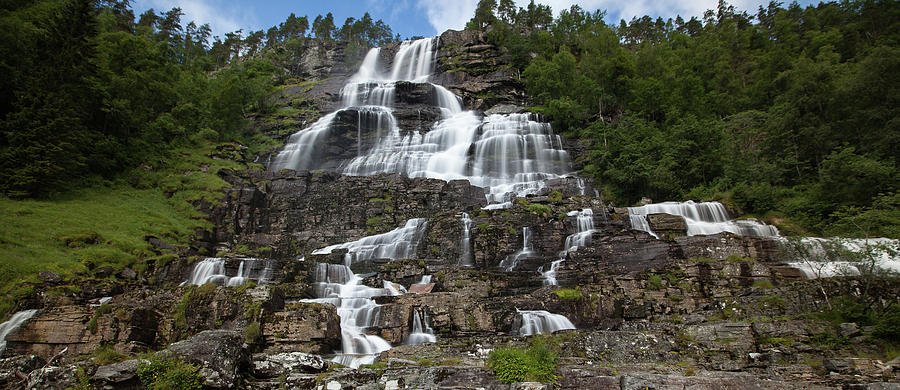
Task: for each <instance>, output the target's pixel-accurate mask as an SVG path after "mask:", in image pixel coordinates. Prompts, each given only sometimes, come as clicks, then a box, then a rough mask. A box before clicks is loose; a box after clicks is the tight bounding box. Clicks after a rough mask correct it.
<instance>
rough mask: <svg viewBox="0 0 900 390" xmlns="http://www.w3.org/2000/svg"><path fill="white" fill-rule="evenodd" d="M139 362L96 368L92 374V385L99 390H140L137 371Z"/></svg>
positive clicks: (125, 362) (126, 362)
mask: <svg viewBox="0 0 900 390" xmlns="http://www.w3.org/2000/svg"><path fill="white" fill-rule="evenodd" d="M138 366H140V361H138V360H136V359H133V360H126V361H124V362H119V363H115V364H109V365H105V366H100V367H97V371H96V372H94V384H95V385H96V386H97V387H98V388H100V389H127V390H131V389H134V390H138V389H142V388H143V385H142V384H141V381H140V379H139V378H138V376H137V369H138Z"/></svg>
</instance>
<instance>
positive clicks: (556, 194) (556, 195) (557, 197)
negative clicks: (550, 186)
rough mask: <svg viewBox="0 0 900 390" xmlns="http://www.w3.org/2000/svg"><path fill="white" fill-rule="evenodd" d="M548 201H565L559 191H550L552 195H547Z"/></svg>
mask: <svg viewBox="0 0 900 390" xmlns="http://www.w3.org/2000/svg"><path fill="white" fill-rule="evenodd" d="M547 199H549V200H550V201H551V202H553V203H559V202H561V201H562V199H563V194H562V192H559V190H553V191H550V195H547Z"/></svg>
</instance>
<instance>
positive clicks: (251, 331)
mask: <svg viewBox="0 0 900 390" xmlns="http://www.w3.org/2000/svg"><path fill="white" fill-rule="evenodd" d="M259 336H262V329H261V327H260V325H259V322H256V321H254V322H251V323H250V325H247V328H245V329H244V340H246V341H247V343H254V342H256V340H258V339H259Z"/></svg>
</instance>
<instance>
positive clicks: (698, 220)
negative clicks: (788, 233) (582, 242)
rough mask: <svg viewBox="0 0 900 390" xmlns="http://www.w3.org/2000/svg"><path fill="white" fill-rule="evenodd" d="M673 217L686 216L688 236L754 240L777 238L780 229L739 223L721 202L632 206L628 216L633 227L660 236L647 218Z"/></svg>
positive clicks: (751, 223) (748, 222) (750, 222)
mask: <svg viewBox="0 0 900 390" xmlns="http://www.w3.org/2000/svg"><path fill="white" fill-rule="evenodd" d="M657 213H664V214H671V215H678V216H682V217H684V221H685V223H686V224H687V235H689V236H695V235H710V234H717V233H722V232H730V233H734V234H739V235H742V236H754V237H776V236H778V229H776V228H775V227H774V226H770V225H766V224H763V223H760V222H756V221H735V220H732V219H731V217H729V216H728V211H727V210H725V206H723V205H722V204H721V203H719V202H700V203H695V202H693V201H687V202H683V203H679V202H664V203H654V204H648V205H644V206H640V207H629V208H628V214H630V215H631V218H630V220H631V228H632V229H635V230H642V231H645V232H648V233H650V234H652V235H653V236H654V237H656V238H659V237H658V236H656V234H655V233H653V231H651V230H650V225H649V224H648V223H647V219H646V216H647V215H649V214H657Z"/></svg>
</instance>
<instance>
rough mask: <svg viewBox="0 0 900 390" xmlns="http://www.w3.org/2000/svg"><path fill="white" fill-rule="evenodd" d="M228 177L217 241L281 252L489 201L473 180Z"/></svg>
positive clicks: (289, 174)
mask: <svg viewBox="0 0 900 390" xmlns="http://www.w3.org/2000/svg"><path fill="white" fill-rule="evenodd" d="M226 179H227V180H229V181H231V182H232V183H233V184H234V187H233V188H232V189H230V190H228V191H226V201H225V203H224V206H223V207H221V208H219V209H217V210H216V211H215V212H214V213H213V221H214V222H215V225H216V226H217V229H216V231H215V241H216V243H218V244H224V245H226V247H228V246H234V245H238V244H242V245H249V246H251V248H259V247H271V248H274V249H275V251H274V252H273V253H272V254H271V255H272V256H274V257H280V258H293V257H294V256H297V255H299V254H303V253H309V252H311V251H312V250H314V249H317V248H321V247H324V246H327V245H330V244H336V243H341V242H347V241H352V240H356V239H359V238H361V237H364V236H366V235H371V234H375V233H383V232H386V231H389V230H392V229H394V228H396V227H398V226H400V225H402V224H404V223H405V222H406V221H407V220H409V219H411V218H420V217H430V216H433V215H437V214H439V213H441V212H443V211H444V210H448V209H449V210H452V209H462V210H471V209H473V208H478V207H481V206H483V205H484V204H485V198H484V191H483V190H482V189H481V188H479V187H474V186H472V185H470V184H469V183H468V182H467V181H450V182H445V181H442V180H437V179H411V178H407V177H404V176H401V175H379V176H341V175H338V174H334V173H327V172H314V173H311V172H306V171H301V172H296V171H283V172H277V173H276V172H255V173H251V176H250V177H249V182H246V181H244V180H241V179H240V178H238V177H235V176H226Z"/></svg>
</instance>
